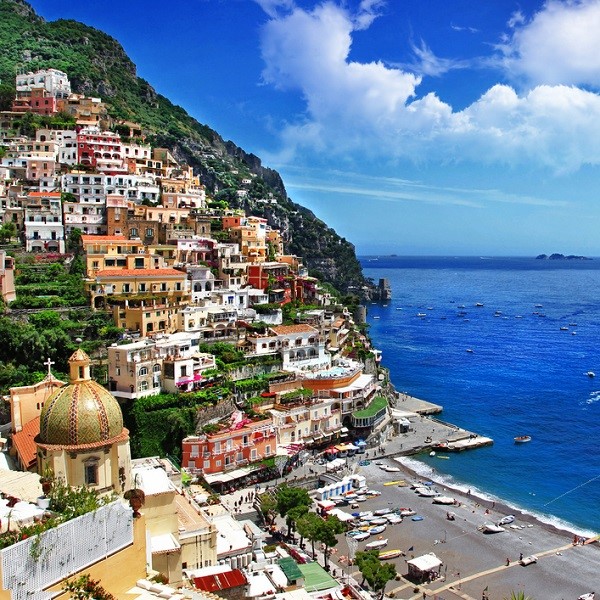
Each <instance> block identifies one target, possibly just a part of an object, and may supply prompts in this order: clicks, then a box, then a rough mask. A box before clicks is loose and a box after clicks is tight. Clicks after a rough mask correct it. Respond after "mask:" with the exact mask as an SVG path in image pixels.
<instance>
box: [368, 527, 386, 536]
mask: <svg viewBox="0 0 600 600" xmlns="http://www.w3.org/2000/svg"><path fill="white" fill-rule="evenodd" d="M385 527H386V526H385V525H376V526H375V527H369V529H368V532H369V534H370V535H377V534H379V533H383V532H384V531H385Z"/></svg>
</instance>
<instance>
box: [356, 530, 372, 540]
mask: <svg viewBox="0 0 600 600" xmlns="http://www.w3.org/2000/svg"><path fill="white" fill-rule="evenodd" d="M370 535H371V534H370V533H369V532H368V531H362V532H361V533H357V534H356V535H353V536H352V537H353V538H354V539H355V540H358V541H359V542H360V541H361V540H366V539H367V538H368V537H369V536H370Z"/></svg>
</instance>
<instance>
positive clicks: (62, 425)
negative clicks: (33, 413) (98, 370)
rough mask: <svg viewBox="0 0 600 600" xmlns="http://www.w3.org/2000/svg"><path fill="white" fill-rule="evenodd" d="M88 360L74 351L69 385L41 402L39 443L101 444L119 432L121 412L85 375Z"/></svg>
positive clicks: (98, 386)
mask: <svg viewBox="0 0 600 600" xmlns="http://www.w3.org/2000/svg"><path fill="white" fill-rule="evenodd" d="M89 365H90V359H89V357H88V356H87V354H86V353H85V352H83V351H82V350H77V351H76V352H75V353H74V354H73V355H72V356H71V358H70V359H69V366H70V370H71V383H70V384H68V385H65V386H64V387H62V388H60V389H58V390H56V391H55V392H54V393H53V394H52V395H51V396H50V397H49V398H48V400H47V401H46V402H45V404H44V408H43V409H42V414H41V418H40V437H39V441H40V442H41V443H42V444H49V445H57V446H82V445H89V444H92V445H95V444H101V443H103V442H107V441H109V440H112V439H113V438H115V437H117V436H120V435H121V434H122V433H123V413H122V412H121V407H120V406H119V403H118V402H117V400H116V399H115V397H114V396H113V395H112V394H111V393H110V392H109V391H107V390H105V389H104V388H103V387H102V386H101V385H99V384H97V383H96V382H95V381H92V380H91V379H90V376H89Z"/></svg>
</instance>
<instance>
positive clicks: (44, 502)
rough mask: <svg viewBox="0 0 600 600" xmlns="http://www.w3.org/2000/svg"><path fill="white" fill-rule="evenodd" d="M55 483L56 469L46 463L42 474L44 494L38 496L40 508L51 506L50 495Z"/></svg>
mask: <svg viewBox="0 0 600 600" xmlns="http://www.w3.org/2000/svg"><path fill="white" fill-rule="evenodd" d="M53 483H54V471H53V470H52V469H51V468H50V467H49V466H48V465H46V466H45V467H44V470H43V472H42V474H41V475H40V484H41V486H42V495H41V496H40V497H39V498H38V500H37V503H38V506H39V507H40V508H48V507H49V506H50V498H49V497H48V495H49V494H50V491H51V490H52V484H53Z"/></svg>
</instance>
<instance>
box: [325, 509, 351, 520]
mask: <svg viewBox="0 0 600 600" xmlns="http://www.w3.org/2000/svg"><path fill="white" fill-rule="evenodd" d="M327 515H331V516H335V517H337V518H338V519H339V520H340V521H341V522H342V523H348V522H349V521H354V517H353V516H352V515H349V514H348V513H347V512H344V511H343V510H340V509H339V508H332V509H331V510H329V511H327Z"/></svg>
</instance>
